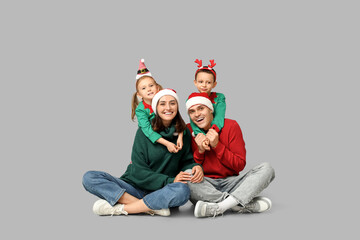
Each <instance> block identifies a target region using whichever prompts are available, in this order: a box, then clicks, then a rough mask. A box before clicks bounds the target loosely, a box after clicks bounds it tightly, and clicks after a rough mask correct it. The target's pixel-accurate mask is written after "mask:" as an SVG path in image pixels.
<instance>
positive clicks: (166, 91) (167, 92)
mask: <svg viewBox="0 0 360 240" xmlns="http://www.w3.org/2000/svg"><path fill="white" fill-rule="evenodd" d="M166 95H170V96H173V97H174V98H175V99H176V101H177V104H178V106H179V97H178V95H177V94H176V92H174V90H172V89H163V90H160V91H159V92H157V93H156V94H155V96H154V97H153V99H152V102H151V108H152V109H153V111H154V113H155V114H156V106H157V104H158V102H159V100H160V98H162V97H163V96H166Z"/></svg>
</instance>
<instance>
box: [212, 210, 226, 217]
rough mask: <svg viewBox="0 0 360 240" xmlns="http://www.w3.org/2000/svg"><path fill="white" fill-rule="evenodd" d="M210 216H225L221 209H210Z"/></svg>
mask: <svg viewBox="0 0 360 240" xmlns="http://www.w3.org/2000/svg"><path fill="white" fill-rule="evenodd" d="M210 214H211V215H213V216H212V218H215V217H216V216H218V215H220V214H221V216H224V213H223V212H222V211H220V208H219V207H213V208H210Z"/></svg>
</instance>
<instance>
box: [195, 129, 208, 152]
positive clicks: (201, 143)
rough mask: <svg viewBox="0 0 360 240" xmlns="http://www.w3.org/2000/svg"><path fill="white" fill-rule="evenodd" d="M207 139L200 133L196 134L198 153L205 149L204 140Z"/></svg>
mask: <svg viewBox="0 0 360 240" xmlns="http://www.w3.org/2000/svg"><path fill="white" fill-rule="evenodd" d="M206 141H208V140H207V139H206V136H205V135H204V134H202V133H199V134H198V135H196V137H195V143H196V144H197V146H198V150H199V153H204V152H205V150H206V146H208V144H207V145H206V144H204V142H206Z"/></svg>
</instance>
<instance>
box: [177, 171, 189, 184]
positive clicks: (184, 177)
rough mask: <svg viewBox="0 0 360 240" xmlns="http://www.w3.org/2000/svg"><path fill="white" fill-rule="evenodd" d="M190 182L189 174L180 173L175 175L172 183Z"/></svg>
mask: <svg viewBox="0 0 360 240" xmlns="http://www.w3.org/2000/svg"><path fill="white" fill-rule="evenodd" d="M190 180H191V174H190V173H187V172H183V171H181V172H180V173H179V174H178V175H176V177H175V179H174V183H175V182H181V183H187V181H190Z"/></svg>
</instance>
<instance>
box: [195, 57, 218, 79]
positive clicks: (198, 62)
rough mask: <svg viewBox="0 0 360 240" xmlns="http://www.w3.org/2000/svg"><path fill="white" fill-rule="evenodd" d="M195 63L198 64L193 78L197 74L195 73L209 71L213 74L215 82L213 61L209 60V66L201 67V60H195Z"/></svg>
mask: <svg viewBox="0 0 360 240" xmlns="http://www.w3.org/2000/svg"><path fill="white" fill-rule="evenodd" d="M195 63H197V64H198V66H197V67H198V70H196V73H195V76H196V74H197V72H198V71H199V70H201V69H207V70H210V71H211V72H212V73H213V74H214V81H216V72H215V70H214V69H213V67H215V65H216V63H215V62H214V59H212V60H210V64H209V65H207V66H203V65H202V60H199V59H196V60H195Z"/></svg>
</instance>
